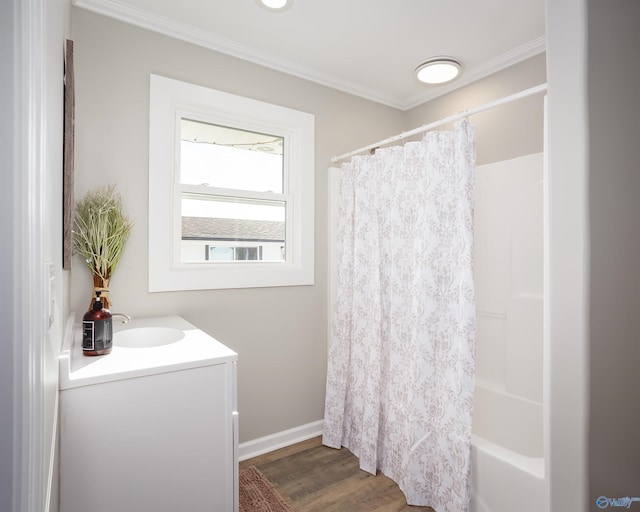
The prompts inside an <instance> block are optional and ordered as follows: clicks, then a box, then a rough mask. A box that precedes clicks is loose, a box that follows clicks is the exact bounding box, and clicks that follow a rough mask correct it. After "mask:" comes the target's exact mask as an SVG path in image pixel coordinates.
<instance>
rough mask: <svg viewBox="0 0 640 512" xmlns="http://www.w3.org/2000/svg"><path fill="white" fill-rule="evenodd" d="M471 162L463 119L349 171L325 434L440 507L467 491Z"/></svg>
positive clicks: (343, 194)
mask: <svg viewBox="0 0 640 512" xmlns="http://www.w3.org/2000/svg"><path fill="white" fill-rule="evenodd" d="M474 166H475V141H474V128H473V126H472V125H470V124H469V122H468V121H467V120H463V121H459V122H458V123H456V126H455V128H454V130H453V131H438V132H430V133H427V134H426V135H425V137H424V138H423V140H422V141H420V142H409V143H407V144H406V145H405V146H404V147H392V148H385V149H380V150H378V151H377V152H376V154H375V155H372V156H356V157H354V158H352V160H351V162H349V163H346V164H344V165H343V166H342V171H341V172H342V175H341V189H340V207H339V219H338V246H337V250H338V283H337V298H336V310H335V314H334V322H333V328H332V334H331V345H330V349H329V366H328V375H327V397H326V405H325V421H324V435H323V442H324V444H325V445H327V446H330V447H334V448H340V447H341V446H345V447H347V448H348V449H349V450H351V451H352V452H353V453H354V454H356V455H357V456H358V457H359V459H360V467H361V468H362V469H363V470H365V471H368V472H370V473H373V474H375V473H376V470H380V471H382V472H383V473H384V474H386V475H387V476H389V477H390V478H391V479H393V480H394V481H396V482H397V483H398V485H399V487H400V489H402V491H403V492H404V494H405V496H406V498H407V502H408V503H409V504H410V505H428V506H431V507H433V508H434V509H435V510H436V512H465V511H467V510H469V501H470V440H471V416H472V409H473V387H474V372H475V303H474V288H473V274H472V271H473V269H472V249H473V193H474Z"/></svg>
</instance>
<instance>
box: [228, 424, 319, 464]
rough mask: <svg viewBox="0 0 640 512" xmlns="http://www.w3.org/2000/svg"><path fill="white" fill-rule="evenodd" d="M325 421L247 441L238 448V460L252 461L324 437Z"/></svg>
mask: <svg viewBox="0 0 640 512" xmlns="http://www.w3.org/2000/svg"><path fill="white" fill-rule="evenodd" d="M323 423H324V420H318V421H314V422H313V423H307V424H306V425H300V426H299V427H294V428H291V429H289V430H283V431H282V432H276V433H275V434H270V435H268V436H265V437H260V438H258V439H254V440H253V441H247V442H246V443H240V446H239V447H238V456H239V457H238V458H239V459H240V460H241V461H242V460H247V459H251V458H253V457H257V456H258V455H262V454H264V453H269V452H272V451H274V450H279V449H280V448H284V447H286V446H291V445H292V444H296V443H300V442H302V441H306V440H307V439H311V438H312V437H317V436H319V435H322V425H323Z"/></svg>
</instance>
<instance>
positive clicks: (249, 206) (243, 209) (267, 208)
mask: <svg viewBox="0 0 640 512" xmlns="http://www.w3.org/2000/svg"><path fill="white" fill-rule="evenodd" d="M285 213H286V203H285V202H284V201H257V200H251V199H243V198H232V197H220V196H194V195H191V194H183V196H182V245H181V260H182V261H183V262H200V261H216V262H219V261H284V260H285V257H286V253H285V246H286V244H285V233H286V230H285Z"/></svg>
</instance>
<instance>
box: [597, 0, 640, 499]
mask: <svg viewBox="0 0 640 512" xmlns="http://www.w3.org/2000/svg"><path fill="white" fill-rule="evenodd" d="M587 5H588V25H587V26H588V49H589V53H588V55H589V57H588V87H589V89H588V90H589V94H588V106H587V108H588V115H589V119H590V122H589V171H588V182H589V227H590V240H589V248H590V273H589V274H590V275H589V278H590V286H591V294H590V301H589V326H590V340H589V345H590V374H591V381H590V391H591V397H590V407H589V454H590V465H589V468H590V471H589V505H590V507H591V508H590V510H600V509H599V508H598V507H597V506H596V505H595V500H596V499H597V498H598V497H599V496H606V497H609V498H618V497H624V496H629V497H633V498H640V485H639V484H640V436H638V432H639V430H640V408H639V407H638V405H639V404H640V387H639V386H638V377H637V376H638V367H639V364H640V271H639V266H640V265H639V261H638V260H639V255H640V200H639V199H638V193H639V192H640V164H639V163H638V150H637V149H638V142H639V140H640V131H639V130H638V122H639V119H640V102H638V83H639V82H640V70H638V67H637V66H636V65H629V64H630V63H636V62H637V60H638V50H639V49H640V32H639V31H638V29H637V21H638V20H640V3H639V2H637V1H636V0H615V1H612V2H605V3H604V4H603V3H602V2H597V1H594V0H588V2H587ZM612 34H615V37H612ZM634 507H635V508H637V507H638V505H637V504H632V505H631V509H633V508H634Z"/></svg>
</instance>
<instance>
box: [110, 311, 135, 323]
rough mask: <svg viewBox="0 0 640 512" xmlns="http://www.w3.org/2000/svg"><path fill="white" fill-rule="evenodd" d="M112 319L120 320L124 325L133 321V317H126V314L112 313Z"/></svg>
mask: <svg viewBox="0 0 640 512" xmlns="http://www.w3.org/2000/svg"><path fill="white" fill-rule="evenodd" d="M111 318H112V319H115V318H119V319H120V320H121V321H122V323H123V324H126V323H127V322H128V321H129V320H131V317H130V316H129V315H125V314H124V313H111Z"/></svg>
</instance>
